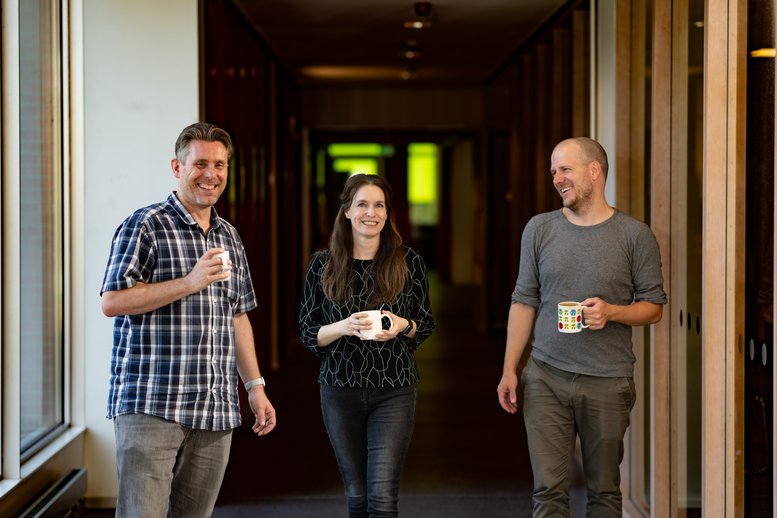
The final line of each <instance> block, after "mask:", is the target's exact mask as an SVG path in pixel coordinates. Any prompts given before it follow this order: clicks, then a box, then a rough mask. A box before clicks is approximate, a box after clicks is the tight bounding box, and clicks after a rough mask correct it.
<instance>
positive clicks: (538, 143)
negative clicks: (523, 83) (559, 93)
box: [534, 43, 555, 212]
mask: <svg viewBox="0 0 777 518" xmlns="http://www.w3.org/2000/svg"><path fill="white" fill-rule="evenodd" d="M535 56H536V59H535V61H534V65H535V67H536V69H535V74H536V78H537V89H536V90H535V93H536V97H535V99H536V106H537V110H538V114H537V117H535V119H534V131H535V133H536V139H535V141H534V143H535V148H534V156H535V157H536V164H535V171H534V173H535V199H536V203H537V207H536V208H537V212H545V211H547V210H550V209H551V207H550V205H549V203H548V202H547V201H546V200H547V199H548V198H549V196H550V193H549V190H550V180H549V173H548V170H549V165H548V164H550V150H551V149H552V147H553V145H554V144H555V143H550V124H548V117H544V116H543V114H545V113H550V109H551V106H552V101H551V99H552V96H551V93H550V88H551V84H550V83H551V67H550V64H549V63H550V48H549V46H548V44H546V43H540V44H538V45H537V46H536V49H535ZM553 208H555V207H553Z"/></svg>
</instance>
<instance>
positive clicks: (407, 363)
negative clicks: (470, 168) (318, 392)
mask: <svg viewBox="0 0 777 518" xmlns="http://www.w3.org/2000/svg"><path fill="white" fill-rule="evenodd" d="M403 249H404V251H405V261H406V262H407V266H408V279H407V282H406V283H405V289H404V290H403V291H402V293H400V295H399V296H398V297H397V298H396V299H395V300H393V301H390V302H387V303H384V304H380V305H378V306H377V307H374V306H371V305H370V304H369V300H370V297H371V295H372V292H373V290H374V274H373V272H372V261H362V260H354V261H353V272H352V278H351V287H352V290H353V297H352V300H351V301H350V302H349V303H348V304H346V305H339V304H336V303H335V302H334V301H332V300H330V299H328V298H326V297H325V296H324V293H323V289H322V287H321V274H322V273H323V270H324V266H325V265H326V261H327V260H328V258H329V253H328V252H326V251H324V252H318V253H316V254H315V255H314V256H313V258H312V259H311V261H310V265H309V266H308V271H307V275H306V277H305V287H304V291H303V298H302V302H301V304H300V312H299V326H300V339H301V341H302V343H303V345H305V347H307V348H308V349H309V350H310V351H312V352H313V353H315V354H316V355H318V356H319V357H320V358H321V370H320V374H319V382H320V383H321V384H323V385H329V386H337V387H362V388H375V387H403V386H409V385H413V384H415V383H416V382H417V381H418V378H419V376H418V369H417V368H416V364H415V356H414V352H415V350H416V348H418V346H419V345H420V344H421V343H422V342H423V341H424V340H426V338H428V337H429V335H431V334H432V330H433V329H434V319H433V317H432V309H431V306H430V304H429V282H428V278H427V274H426V265H425V263H424V260H423V258H422V257H421V256H420V255H419V254H418V253H417V252H415V251H414V250H413V249H411V248H408V247H403ZM368 309H385V310H388V311H391V312H392V313H394V314H395V315H398V316H400V317H402V318H406V319H408V320H413V321H414V322H415V323H416V334H415V336H414V337H413V338H408V337H406V336H404V335H401V334H400V335H399V336H397V337H396V338H393V339H391V340H388V341H386V342H378V341H375V340H362V339H361V338H359V337H356V336H344V337H341V338H339V339H338V340H335V341H334V342H332V343H331V344H330V345H329V346H327V347H318V330H319V329H320V327H321V326H323V325H327V324H332V323H334V322H338V321H340V320H343V319H345V318H347V317H349V316H350V315H352V314H353V313H357V312H359V311H364V310H368Z"/></svg>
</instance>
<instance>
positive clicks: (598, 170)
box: [588, 160, 602, 181]
mask: <svg viewBox="0 0 777 518" xmlns="http://www.w3.org/2000/svg"><path fill="white" fill-rule="evenodd" d="M588 170H589V171H590V172H591V180H592V181H596V180H597V179H599V178H601V176H602V164H600V163H599V161H598V160H592V161H591V163H590V164H588Z"/></svg>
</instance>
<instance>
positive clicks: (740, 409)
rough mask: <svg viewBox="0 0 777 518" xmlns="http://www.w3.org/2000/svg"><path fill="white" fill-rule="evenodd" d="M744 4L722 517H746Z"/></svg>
mask: <svg viewBox="0 0 777 518" xmlns="http://www.w3.org/2000/svg"><path fill="white" fill-rule="evenodd" d="M746 13H747V1H746V0H729V1H728V16H727V20H728V25H727V26H728V35H727V36H728V38H727V40H728V53H727V56H728V59H727V65H728V68H727V78H726V81H727V91H728V98H727V116H728V118H727V121H726V122H727V136H726V147H727V155H728V156H727V158H728V160H727V162H726V184H727V186H726V197H727V204H726V207H727V211H726V212H727V213H726V221H727V223H726V229H727V230H726V233H727V238H726V240H727V247H726V262H727V269H726V297H725V300H726V301H727V303H726V340H725V344H726V347H725V354H726V409H725V410H726V412H725V415H724V416H723V417H724V419H725V422H726V423H727V425H726V438H725V441H726V447H725V458H726V472H725V484H726V491H725V494H726V507H725V512H726V516H734V517H736V516H744V499H745V490H744V468H745V466H744V460H745V456H744V447H745V444H744V422H745V412H744V408H745V395H744V379H745V367H744V365H745V359H744V352H743V348H744V347H743V342H744V331H745V329H744V327H745V311H744V310H745V270H746V267H745V247H742V246H737V243H743V242H744V241H745V180H746V169H745V156H746V144H745V141H746V136H747V131H746V113H747V86H746V84H747V14H746Z"/></svg>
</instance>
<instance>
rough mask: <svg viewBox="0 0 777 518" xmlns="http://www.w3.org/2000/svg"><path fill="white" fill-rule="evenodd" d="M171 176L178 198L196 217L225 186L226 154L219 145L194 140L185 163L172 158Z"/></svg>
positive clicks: (227, 166) (206, 208)
mask: <svg viewBox="0 0 777 518" xmlns="http://www.w3.org/2000/svg"><path fill="white" fill-rule="evenodd" d="M172 167H173V174H175V177H176V178H178V191H177V195H178V199H179V200H181V203H183V205H184V207H186V208H187V209H188V210H189V212H190V213H191V214H192V215H194V216H195V217H196V216H197V215H198V214H202V213H203V212H208V213H209V212H210V208H211V207H212V206H213V205H214V204H215V203H216V202H217V201H218V199H219V196H221V193H223V192H224V189H225V188H226V186H227V173H228V172H229V155H228V153H227V148H226V147H225V146H224V144H222V143H221V142H208V141H205V140H193V141H191V143H190V144H189V149H188V152H186V153H185V163H184V162H181V161H179V160H178V159H177V158H174V159H173V161H172Z"/></svg>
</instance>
